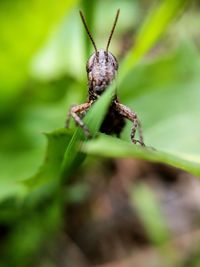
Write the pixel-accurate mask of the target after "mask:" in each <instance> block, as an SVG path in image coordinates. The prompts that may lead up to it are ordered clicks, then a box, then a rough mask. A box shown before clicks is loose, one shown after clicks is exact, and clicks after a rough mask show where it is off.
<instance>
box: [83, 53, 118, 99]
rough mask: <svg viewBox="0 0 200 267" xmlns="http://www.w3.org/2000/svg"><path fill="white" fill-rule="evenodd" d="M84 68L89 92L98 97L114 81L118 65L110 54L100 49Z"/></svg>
mask: <svg viewBox="0 0 200 267" xmlns="http://www.w3.org/2000/svg"><path fill="white" fill-rule="evenodd" d="M86 68H87V74H88V83H89V89H90V91H94V93H96V94H98V95H100V94H101V93H102V92H103V91H105V89H106V88H107V87H108V85H109V84H110V83H111V82H112V81H113V80H114V79H115V77H116V74H117V69H118V63H117V60H116V58H115V57H114V56H113V55H112V54H111V53H110V52H107V51H105V50H103V49H101V50H98V51H97V53H96V52H95V53H93V54H92V55H91V57H90V58H89V60H88V62H87V66H86Z"/></svg>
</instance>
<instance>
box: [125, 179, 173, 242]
mask: <svg viewBox="0 0 200 267" xmlns="http://www.w3.org/2000/svg"><path fill="white" fill-rule="evenodd" d="M130 197H131V203H132V205H133V206H134V207H135V208H136V210H137V213H138V215H139V217H140V219H141V220H142V223H143V224H144V227H145V229H146V231H147V234H148V237H149V238H150V240H151V241H152V242H153V243H154V244H155V245H162V244H164V243H166V241H168V240H169V232H168V229H167V225H166V223H165V220H164V218H163V214H162V212H161V210H160V207H159V204H158V201H157V200H156V197H155V195H154V193H153V192H152V191H151V190H150V188H149V187H147V186H146V185H144V184H139V185H136V186H134V188H133V189H132V190H131V191H130Z"/></svg>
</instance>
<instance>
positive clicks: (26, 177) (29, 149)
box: [0, 0, 200, 267]
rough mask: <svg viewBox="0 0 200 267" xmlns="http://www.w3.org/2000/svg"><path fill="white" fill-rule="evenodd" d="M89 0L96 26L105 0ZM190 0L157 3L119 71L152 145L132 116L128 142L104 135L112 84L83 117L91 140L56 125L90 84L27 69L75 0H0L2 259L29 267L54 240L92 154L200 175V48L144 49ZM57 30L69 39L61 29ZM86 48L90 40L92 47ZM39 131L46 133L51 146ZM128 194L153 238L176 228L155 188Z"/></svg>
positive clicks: (187, 44)
mask: <svg viewBox="0 0 200 267" xmlns="http://www.w3.org/2000/svg"><path fill="white" fill-rule="evenodd" d="M89 2H90V1H82V3H81V8H83V10H86V16H87V18H88V22H89V24H90V25H91V23H92V22H93V12H95V10H97V8H96V7H98V5H97V2H96V1H93V5H89ZM187 2H189V1H186V0H182V1H181V0H179V1H172V0H170V1H169V0H166V1H160V2H159V4H157V6H156V5H155V7H154V8H153V9H152V10H151V14H150V15H149V17H148V18H147V19H146V21H145V22H144V24H143V26H142V27H141V30H140V31H139V34H138V35H137V36H138V37H137V38H136V43H135V45H134V46H132V47H131V49H130V51H129V53H128V55H127V57H126V58H125V60H124V61H123V62H122V64H121V69H119V74H120V79H119V85H118V90H119V92H118V93H119V95H120V99H121V101H122V102H123V103H124V104H126V105H128V106H130V107H131V108H132V109H134V110H135V111H136V112H137V113H138V116H139V118H140V120H141V121H142V124H143V129H144V137H145V143H146V145H147V147H145V148H143V147H140V146H136V145H133V144H131V142H130V137H129V136H130V123H128V124H127V127H126V128H125V131H124V132H123V135H122V139H123V140H120V139H118V138H115V137H111V136H106V135H103V134H99V133H98V130H99V128H100V125H101V122H102V120H103V118H104V116H105V114H106V111H107V109H108V106H109V104H110V102H111V100H112V96H113V93H114V90H115V86H114V85H113V86H111V87H110V88H109V89H108V90H107V91H106V92H105V93H104V94H103V96H102V97H101V98H100V99H99V100H98V101H96V103H95V104H94V105H93V106H92V108H91V109H90V110H89V112H88V113H87V115H86V116H85V118H84V121H85V123H86V124H87V126H88V127H89V129H90V132H91V134H92V139H89V140H87V139H86V138H85V136H84V134H83V131H82V129H80V128H77V127H76V128H74V130H71V129H70V130H67V129H59V130H55V129H56V128H58V127H60V126H61V125H64V119H65V116H66V115H65V113H66V112H65V110H67V108H68V107H69V106H70V105H71V104H74V103H76V102H77V103H80V102H81V98H82V96H83V95H84V92H85V91H86V88H87V87H86V82H85V81H83V82H82V81H81V82H80V80H79V81H78V80H75V78H73V79H72V77H71V72H70V70H69V72H68V74H66V77H62V78H60V77H59V78H58V81H56V80H54V81H51V82H49V81H47V82H41V81H37V80H33V78H31V74H30V72H29V70H30V65H31V60H32V58H33V56H34V55H35V53H36V52H38V49H39V48H40V47H41V45H42V44H43V43H44V42H45V41H46V39H47V37H48V34H49V33H51V32H52V31H54V30H55V25H59V22H60V20H61V19H62V17H63V16H64V15H65V14H68V13H69V12H70V11H71V10H72V9H73V7H74V6H75V5H76V3H77V1H61V2H59V4H57V2H55V1H50V2H48V3H47V2H46V1H36V0H32V1H30V2H26V1H23V0H21V1H15V2H14V1H7V3H6V2H5V1H4V2H2V3H1V4H0V7H1V8H0V10H1V11H0V14H1V16H0V25H2V27H1V29H3V30H1V32H0V41H1V42H0V43H1V47H2V48H4V49H1V51H0V59H1V66H0V87H1V88H2V90H0V97H1V100H0V103H1V102H2V105H1V110H0V119H1V126H2V129H1V140H0V144H1V149H2V151H1V152H0V168H1V179H0V188H1V190H0V203H1V206H0V224H1V225H3V226H5V227H6V229H7V231H8V234H7V236H6V238H5V240H6V242H5V244H6V245H5V246H4V247H3V248H2V250H1V253H2V257H1V261H2V264H3V266H9V267H10V266H29V263H30V257H33V256H34V255H37V252H38V249H40V247H44V248H45V246H48V240H49V236H51V235H53V234H54V233H57V232H59V230H60V227H61V220H62V216H63V214H62V211H63V209H64V208H63V206H64V205H66V203H65V201H66V200H67V201H69V202H70V201H75V200H74V199H79V197H77V196H76V195H77V194H80V195H81V189H80V188H78V189H77V191H76V189H72V191H70V187H68V186H66V185H68V181H69V178H70V177H72V176H73V175H74V174H75V172H76V171H77V169H78V167H79V166H80V165H81V164H82V162H83V160H84V159H85V157H86V156H87V155H92V156H93V155H95V156H100V157H115V158H122V157H133V158H140V159H144V160H149V161H153V162H162V163H166V164H169V165H171V166H174V167H178V168H181V169H183V170H185V171H188V172H190V173H192V174H194V175H197V176H200V167H199V166H200V164H199V163H200V156H199V151H200V147H199V144H200V135H199V132H200V126H199V123H198V121H199V116H200V109H199V98H200V90H199V82H200V78H199V74H198V69H199V67H200V56H199V53H198V51H197V49H196V47H195V46H194V44H193V43H192V42H191V41H190V40H187V41H186V40H184V41H181V45H180V44H178V45H177V47H176V48H175V49H174V51H173V52H171V51H170V52H169V53H168V52H167V50H166V55H165V56H164V57H162V58H158V59H156V60H155V59H154V60H153V59H151V60H150V58H148V57H146V54H147V53H148V52H150V50H151V49H152V48H153V47H155V46H156V42H157V41H158V40H160V37H161V36H163V37H164V33H165V32H166V30H167V28H168V27H169V25H170V23H171V22H172V21H174V19H175V18H177V16H178V15H179V14H180V13H181V12H182V11H183V8H184V7H185V5H186V3H187ZM88 7H89V8H90V9H88ZM96 12H97V11H96ZM77 13H78V10H76V14H77ZM66 18H67V19H68V16H67V17H66ZM76 19H77V18H76ZM62 27H63V25H62ZM91 28H93V25H91ZM61 35H62V34H61ZM59 38H60V39H59V41H60V42H63V40H62V38H63V36H59ZM66 42H67V40H66ZM76 45H77V39H76ZM78 45H79V44H78ZM80 45H81V44H80ZM89 47H90V45H89V43H88V41H87V42H86V54H88V52H89V50H90V48H89ZM69 53H70V52H69ZM75 60H78V59H76V58H75ZM49 80H51V77H49ZM58 90H59V92H57V91H58ZM11 98H12V101H11ZM83 101H85V100H83ZM52 129H54V130H53V131H52ZM41 131H42V132H46V133H47V134H45V136H46V140H47V149H46V153H45V152H44V150H45V141H44V137H43V135H42V134H40V133H39V132H41ZM152 147H153V148H152ZM154 148H155V149H154ZM44 154H45V158H44V159H43V157H44ZM42 159H43V164H42V166H41V167H40V168H39V170H38V172H36V171H35V170H36V169H37V167H38V166H39V165H40V162H41V161H42ZM34 173H35V174H34ZM66 188H67V189H66ZM65 189H66V190H65ZM79 190H80V191H79ZM84 190H85V189H83V191H84ZM64 192H65V193H66V192H68V193H67V196H64V194H65V193H64ZM77 192H78V193H77ZM84 192H85V191H84ZM130 193H131V198H132V199H133V202H134V203H135V204H136V206H137V209H138V212H139V213H140V216H141V218H142V220H143V221H144V224H145V226H146V229H147V231H148V232H149V236H150V238H151V240H152V241H153V242H154V243H155V244H158V245H159V244H160V243H162V242H165V241H166V240H167V239H168V238H169V236H168V232H167V230H166V228H165V225H164V222H163V221H162V218H161V214H160V213H159V208H158V207H157V205H156V200H155V198H154V196H153V193H152V192H150V191H149V190H148V189H147V188H145V187H138V188H136V189H135V190H133V192H130ZM70 196H71V198H72V199H70ZM80 199H81V197H80ZM147 210H149V211H150V213H149V214H148V213H147ZM152 214H153V215H152ZM152 217H153V219H152ZM155 218H156V220H155ZM156 222H157V223H158V224H156ZM157 227H159V231H156V230H155V229H157ZM10 255H11V257H10ZM9 257H10V260H9V261H8V262H6V261H7V259H8V258H9ZM0 264H1V263H0Z"/></svg>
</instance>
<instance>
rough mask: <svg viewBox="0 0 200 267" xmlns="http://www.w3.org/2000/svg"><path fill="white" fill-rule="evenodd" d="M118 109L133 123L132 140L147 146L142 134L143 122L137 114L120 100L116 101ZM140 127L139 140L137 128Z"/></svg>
mask: <svg viewBox="0 0 200 267" xmlns="http://www.w3.org/2000/svg"><path fill="white" fill-rule="evenodd" d="M115 105H116V109H117V111H118V112H119V113H120V114H121V115H122V116H123V117H124V118H126V119H128V120H130V121H131V122H132V123H133V126H132V129H131V141H132V142H133V143H134V144H136V143H139V144H140V145H142V146H145V144H144V139H143V135H142V128H141V123H140V121H139V120H138V117H137V114H136V113H135V112H134V111H132V110H131V109H130V108H128V107H126V106H125V105H122V104H120V103H119V102H118V101H115ZM137 128H138V132H139V140H136V139H135V133H136V129H137Z"/></svg>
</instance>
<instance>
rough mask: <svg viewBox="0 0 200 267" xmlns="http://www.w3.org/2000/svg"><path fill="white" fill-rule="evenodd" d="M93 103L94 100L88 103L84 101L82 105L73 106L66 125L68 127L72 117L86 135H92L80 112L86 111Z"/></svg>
mask: <svg viewBox="0 0 200 267" xmlns="http://www.w3.org/2000/svg"><path fill="white" fill-rule="evenodd" d="M92 103H93V101H90V102H88V103H84V104H81V105H77V106H72V107H71V108H70V110H69V113H68V116H67V120H66V126H65V127H66V128H68V127H69V122H70V118H71V117H72V118H73V119H74V121H75V122H76V124H77V125H78V126H80V127H81V128H82V129H83V131H84V134H85V136H87V137H90V135H91V134H90V131H89V129H88V127H87V126H86V125H85V124H84V122H83V121H82V118H81V117H80V115H78V114H81V113H83V112H86V111H87V110H88V109H89V108H90V107H91V105H92Z"/></svg>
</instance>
